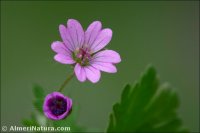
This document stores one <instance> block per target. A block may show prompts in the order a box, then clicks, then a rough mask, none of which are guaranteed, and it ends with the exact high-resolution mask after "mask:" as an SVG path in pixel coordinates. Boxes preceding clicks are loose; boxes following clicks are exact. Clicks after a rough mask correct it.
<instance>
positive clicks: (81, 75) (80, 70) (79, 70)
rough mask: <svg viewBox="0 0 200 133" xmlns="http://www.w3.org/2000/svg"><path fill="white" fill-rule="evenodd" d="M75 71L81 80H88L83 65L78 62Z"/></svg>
mask: <svg viewBox="0 0 200 133" xmlns="http://www.w3.org/2000/svg"><path fill="white" fill-rule="evenodd" d="M74 71H75V74H76V77H77V79H78V80H79V81H81V82H84V81H85V80H86V74H85V70H84V68H83V67H82V66H80V64H78V63H77V64H76V66H75V68H74Z"/></svg>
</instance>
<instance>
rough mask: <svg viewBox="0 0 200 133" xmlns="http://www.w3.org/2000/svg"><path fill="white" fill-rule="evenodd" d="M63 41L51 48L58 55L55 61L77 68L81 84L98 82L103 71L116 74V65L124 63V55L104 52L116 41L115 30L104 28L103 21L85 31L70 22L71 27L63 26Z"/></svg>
mask: <svg viewBox="0 0 200 133" xmlns="http://www.w3.org/2000/svg"><path fill="white" fill-rule="evenodd" d="M59 31H60V35H61V38H62V40H63V42H60V41H56V42H53V43H52V45H51V48H52V49H53V51H55V52H56V53H57V54H56V55H55V56H54V59H55V60H56V61H57V62H60V63H62V64H72V65H74V66H75V67H74V71H75V74H76V77H77V79H78V80H79V81H81V82H84V81H86V79H88V80H89V81H91V82H93V83H96V82H98V81H99V79H100V77H101V73H100V71H104V72H108V73H116V72H117V69H116V67H115V64H117V63H119V62H120V61H121V58H120V55H119V54H118V53H117V52H115V51H113V50H105V49H103V48H104V47H105V46H106V45H107V44H108V43H109V42H110V40H111V38H112V30H111V29H109V28H105V29H102V25H101V22H99V21H94V22H93V23H91V24H90V25H89V27H88V28H87V30H86V31H85V32H84V30H83V28H82V26H81V24H80V23H79V22H78V21H77V20H74V19H69V20H68V21H67V25H66V26H65V25H60V26H59Z"/></svg>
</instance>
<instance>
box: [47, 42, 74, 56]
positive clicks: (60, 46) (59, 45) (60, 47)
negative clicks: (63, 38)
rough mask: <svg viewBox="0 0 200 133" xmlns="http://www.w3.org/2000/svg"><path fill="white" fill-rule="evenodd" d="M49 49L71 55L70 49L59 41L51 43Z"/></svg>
mask: <svg viewBox="0 0 200 133" xmlns="http://www.w3.org/2000/svg"><path fill="white" fill-rule="evenodd" d="M51 49H52V50H53V51H55V52H56V53H60V54H67V55H71V51H70V50H69V49H68V48H67V47H66V46H65V45H64V43H63V42H60V41H55V42H53V43H52V44H51Z"/></svg>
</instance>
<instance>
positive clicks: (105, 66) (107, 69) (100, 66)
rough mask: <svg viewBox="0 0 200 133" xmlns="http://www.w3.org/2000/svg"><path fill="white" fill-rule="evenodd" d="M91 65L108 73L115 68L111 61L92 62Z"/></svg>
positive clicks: (114, 70) (113, 71)
mask: <svg viewBox="0 0 200 133" xmlns="http://www.w3.org/2000/svg"><path fill="white" fill-rule="evenodd" d="M92 66H93V67H95V68H97V69H99V70H101V71H104V72H108V73H116V72H117V68H116V67H115V66H114V65H113V64H111V63H104V62H94V63H93V64H92Z"/></svg>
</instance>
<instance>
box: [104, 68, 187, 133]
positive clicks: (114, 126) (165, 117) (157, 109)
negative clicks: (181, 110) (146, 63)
mask: <svg viewBox="0 0 200 133" xmlns="http://www.w3.org/2000/svg"><path fill="white" fill-rule="evenodd" d="M178 107H179V100H178V96H177V93H176V92H175V91H174V89H173V88H172V87H170V86H169V85H168V84H164V85H159V80H158V78H157V75H156V71H155V69H154V68H153V67H152V66H150V67H148V69H147V70H146V72H145V73H144V74H143V75H142V76H141V78H140V80H139V81H137V82H136V83H135V85H134V86H133V87H132V86H131V85H127V86H126V87H125V88H124V90H123V92H122V95H121V101H120V103H116V104H114V106H113V113H111V115H110V122H109V125H108V128H107V132H185V131H187V130H186V129H184V128H183V126H182V121H181V119H180V118H179V117H178V115H177V108H178Z"/></svg>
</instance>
